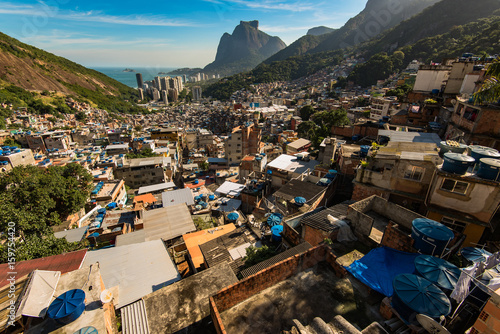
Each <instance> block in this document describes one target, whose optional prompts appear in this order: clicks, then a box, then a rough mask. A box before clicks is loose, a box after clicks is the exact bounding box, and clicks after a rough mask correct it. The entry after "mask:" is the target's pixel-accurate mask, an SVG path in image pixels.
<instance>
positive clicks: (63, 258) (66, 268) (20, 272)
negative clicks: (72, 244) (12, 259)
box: [0, 249, 87, 288]
mask: <svg viewBox="0 0 500 334" xmlns="http://www.w3.org/2000/svg"><path fill="white" fill-rule="evenodd" d="M85 254H87V250H86V249H82V250H79V251H76V252H69V253H63V254H59V255H53V256H48V257H43V258H40V259H34V260H27V261H21V262H17V263H16V264H15V269H14V270H12V269H11V268H10V267H9V264H8V263H2V264H0V288H1V287H4V286H6V285H7V284H8V283H9V282H8V281H7V278H8V277H9V276H10V275H11V274H9V272H16V277H19V278H20V277H23V276H26V275H29V274H30V273H31V272H32V271H33V270H36V269H38V270H51V271H60V272H61V275H62V274H65V273H67V272H70V271H73V270H77V269H79V268H80V267H81V265H82V262H83V260H84V258H85Z"/></svg>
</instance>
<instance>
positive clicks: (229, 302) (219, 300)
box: [210, 245, 347, 334]
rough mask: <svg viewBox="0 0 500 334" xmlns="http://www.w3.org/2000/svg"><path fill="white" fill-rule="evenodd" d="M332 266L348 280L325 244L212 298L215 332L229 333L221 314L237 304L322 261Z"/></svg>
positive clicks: (282, 262)
mask: <svg viewBox="0 0 500 334" xmlns="http://www.w3.org/2000/svg"><path fill="white" fill-rule="evenodd" d="M323 261H325V262H327V263H329V264H330V265H331V266H332V268H333V270H334V271H335V274H336V275H337V276H338V277H344V276H345V275H346V274H347V271H346V270H345V269H344V267H342V266H341V265H340V264H339V263H337V261H336V256H335V255H334V254H333V253H332V252H331V250H330V249H329V248H328V247H327V246H326V245H321V246H318V247H315V248H312V249H310V250H308V251H307V252H305V253H302V254H298V255H295V256H292V257H289V258H288V259H285V260H283V261H281V262H278V263H276V264H275V265H273V266H271V267H269V268H267V269H265V270H263V271H260V272H258V273H257V274H254V275H252V276H250V277H248V278H246V279H244V280H242V281H240V282H238V283H236V284H233V285H230V286H228V287H227V288H225V289H222V290H221V291H219V292H218V293H217V294H215V295H214V296H212V297H210V314H211V316H212V320H213V322H214V326H215V329H216V330H217V333H219V334H225V333H226V330H225V328H224V324H223V323H222V319H221V317H220V313H222V312H224V311H225V310H227V309H230V308H231V307H233V306H234V305H236V304H238V303H241V302H242V301H244V300H246V299H248V298H250V297H251V296H253V295H255V294H257V293H259V292H261V291H262V290H265V289H267V288H269V287H271V286H273V285H275V284H277V283H279V282H282V281H284V280H286V279H288V278H290V277H292V276H294V275H296V274H297V273H299V272H302V271H304V270H306V269H308V268H311V267H313V266H315V265H316V264H318V263H319V262H323Z"/></svg>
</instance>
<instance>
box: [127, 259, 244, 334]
mask: <svg viewBox="0 0 500 334" xmlns="http://www.w3.org/2000/svg"><path fill="white" fill-rule="evenodd" d="M237 282H238V279H237V278H236V276H235V275H234V273H233V271H232V270H231V268H230V267H229V265H228V264H225V263H224V264H220V265H218V266H216V267H214V268H210V269H207V270H204V271H202V272H200V273H198V274H196V275H193V276H190V277H188V278H186V279H183V280H182V281H180V282H177V283H174V284H172V285H170V286H168V287H165V288H162V289H160V290H158V291H155V292H153V293H151V294H149V295H147V296H146V297H144V303H145V305H146V312H147V318H148V323H149V329H150V331H151V333H176V332H177V331H180V330H184V332H189V333H207V332H208V331H209V328H208V326H207V325H208V323H209V322H211V319H210V309H209V305H208V302H209V300H208V298H209V297H210V296H212V295H213V294H215V293H216V292H217V291H219V290H221V289H223V288H225V287H226V286H229V285H232V284H235V283H237ZM174 301H175V302H174ZM202 320H203V321H202ZM200 321H201V323H198V322H200ZM210 327H213V325H210ZM214 332H215V331H214ZM135 333H137V332H135Z"/></svg>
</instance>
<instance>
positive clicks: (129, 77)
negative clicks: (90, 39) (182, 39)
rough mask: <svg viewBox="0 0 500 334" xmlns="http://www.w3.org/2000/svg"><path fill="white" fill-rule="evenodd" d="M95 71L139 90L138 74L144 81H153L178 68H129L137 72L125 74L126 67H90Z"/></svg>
mask: <svg viewBox="0 0 500 334" xmlns="http://www.w3.org/2000/svg"><path fill="white" fill-rule="evenodd" d="M90 68H91V69H93V70H96V71H99V72H101V73H103V74H105V75H107V76H108V77H110V78H113V79H115V80H117V81H119V82H121V83H122V84H124V85H127V86H129V87H132V88H137V80H136V78H135V75H136V74H137V73H141V74H142V80H144V81H151V80H153V78H154V77H157V76H166V74H160V73H168V72H170V71H173V70H176V69H178V67H128V68H129V69H132V70H134V71H135V72H123V70H125V67H90Z"/></svg>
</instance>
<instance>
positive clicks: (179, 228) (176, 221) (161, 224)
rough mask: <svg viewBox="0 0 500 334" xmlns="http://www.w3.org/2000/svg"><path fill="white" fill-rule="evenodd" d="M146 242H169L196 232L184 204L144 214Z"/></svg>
mask: <svg viewBox="0 0 500 334" xmlns="http://www.w3.org/2000/svg"><path fill="white" fill-rule="evenodd" d="M143 221H144V230H146V241H149V240H157V239H163V240H170V239H174V238H177V237H180V236H181V235H183V234H186V233H188V232H192V231H196V226H195V225H194V223H193V219H192V218H191V213H190V212H189V209H188V207H187V205H186V204H185V203H181V204H175V205H171V206H168V207H164V208H160V209H154V210H148V211H146V212H144V218H143Z"/></svg>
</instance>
